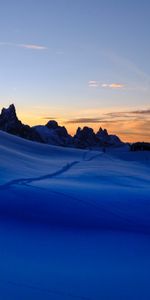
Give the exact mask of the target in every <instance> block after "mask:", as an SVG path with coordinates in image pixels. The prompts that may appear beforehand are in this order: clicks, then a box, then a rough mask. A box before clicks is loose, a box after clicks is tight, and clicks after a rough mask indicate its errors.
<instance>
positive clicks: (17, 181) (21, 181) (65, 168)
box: [0, 161, 79, 189]
mask: <svg viewBox="0 0 150 300" xmlns="http://www.w3.org/2000/svg"><path fill="white" fill-rule="evenodd" d="M78 163H79V161H73V162H72V163H68V164H66V165H65V166H63V167H62V168H61V169H60V170H58V171H56V172H54V173H51V174H47V175H44V176H39V177H33V178H32V177H31V178H20V179H15V180H11V181H9V182H7V183H5V184H3V185H1V186H0V188H2V189H7V188H9V187H10V186H12V185H17V184H23V185H26V184H28V183H32V182H35V181H41V180H45V179H50V178H54V177H56V176H59V175H61V174H63V173H65V172H67V171H68V170H69V169H71V168H72V167H73V166H74V165H76V164H78Z"/></svg>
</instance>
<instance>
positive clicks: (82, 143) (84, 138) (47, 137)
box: [0, 104, 123, 149]
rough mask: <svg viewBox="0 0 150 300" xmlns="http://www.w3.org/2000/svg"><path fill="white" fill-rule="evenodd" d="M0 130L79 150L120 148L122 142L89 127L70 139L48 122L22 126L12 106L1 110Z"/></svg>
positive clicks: (60, 129) (63, 129)
mask: <svg viewBox="0 0 150 300" xmlns="http://www.w3.org/2000/svg"><path fill="white" fill-rule="evenodd" d="M0 130H3V131H6V132H8V133H11V134H13V135H17V136H20V137H22V138H25V139H28V140H32V141H37V142H41V143H45V144H51V145H56V146H63V147H73V148H80V149H98V148H100V147H108V146H121V145H122V144H123V142H122V141H121V140H120V139H119V137H117V136H116V135H109V134H108V132H107V130H106V129H102V128H101V127H100V129H99V131H98V132H97V133H95V132H94V131H93V129H92V128H90V127H87V126H85V127H83V129H81V128H80V127H79V128H78V129H77V132H76V134H75V135H74V136H73V137H72V136H71V135H69V133H68V132H67V129H66V128H65V127H64V126H60V125H58V123H57V122H56V121H55V120H50V121H49V122H48V123H47V124H46V125H38V126H33V127H30V126H28V125H24V124H23V123H22V122H21V121H20V120H19V119H18V117H17V114H16V109H15V106H14V104H11V105H10V106H9V107H8V108H3V109H2V111H1V114H0Z"/></svg>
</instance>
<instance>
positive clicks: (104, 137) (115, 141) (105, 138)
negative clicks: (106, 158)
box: [96, 127, 123, 146]
mask: <svg viewBox="0 0 150 300" xmlns="http://www.w3.org/2000/svg"><path fill="white" fill-rule="evenodd" d="M96 137H97V138H98V140H99V145H100V146H120V145H122V144H123V142H122V141H121V140H120V139H119V137H118V136H117V135H112V134H108V132H107V129H102V128H101V127H100V129H99V131H98V132H97V133H96Z"/></svg>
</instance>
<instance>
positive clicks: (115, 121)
mask: <svg viewBox="0 0 150 300" xmlns="http://www.w3.org/2000/svg"><path fill="white" fill-rule="evenodd" d="M88 114H90V112H88V113H87V116H85V117H80V118H74V119H73V118H72V119H69V120H67V121H65V124H70V125H72V126H73V125H76V124H81V126H82V124H87V125H88V124H90V126H91V127H94V128H95V131H97V130H98V128H99V127H103V128H107V129H108V131H109V132H110V133H112V134H117V135H119V136H120V137H121V138H122V139H123V140H126V141H137V140H140V141H144V140H145V141H149V140H150V109H149V108H147V109H137V110H130V111H120V112H119V111H116V112H109V113H101V112H99V115H97V114H98V112H95V113H94V114H96V117H92V116H88ZM91 124H93V126H92V125H91Z"/></svg>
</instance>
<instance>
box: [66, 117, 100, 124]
mask: <svg viewBox="0 0 150 300" xmlns="http://www.w3.org/2000/svg"><path fill="white" fill-rule="evenodd" d="M99 122H102V119H101V118H90V117H88V118H77V119H71V120H68V121H66V122H65V123H66V124H79V123H81V124H82V123H83V124H84V123H85V124H87V123H99Z"/></svg>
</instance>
